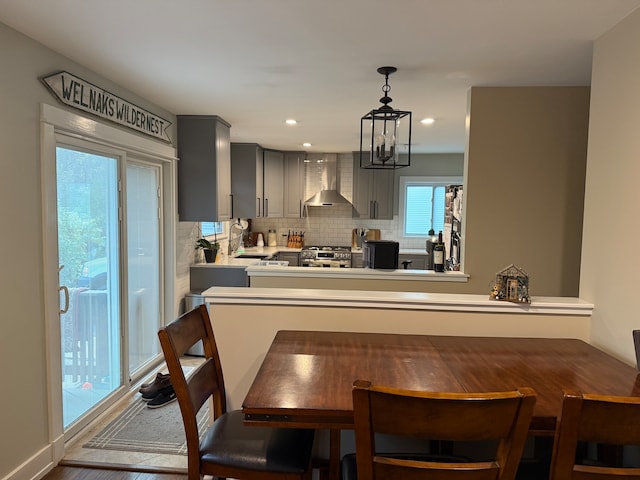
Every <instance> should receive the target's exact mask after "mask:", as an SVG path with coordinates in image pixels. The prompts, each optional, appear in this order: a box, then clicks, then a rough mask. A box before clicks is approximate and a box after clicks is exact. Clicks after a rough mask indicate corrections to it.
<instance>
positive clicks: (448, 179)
mask: <svg viewBox="0 0 640 480" xmlns="http://www.w3.org/2000/svg"><path fill="white" fill-rule="evenodd" d="M462 183H463V178H462V177H461V176H420V177H400V185H399V187H400V188H399V194H398V215H399V223H400V228H401V231H402V238H414V239H415V238H427V237H428V235H427V234H426V233H425V234H424V235H405V231H406V222H407V219H406V200H407V199H406V196H407V186H410V185H411V186H413V185H424V186H446V185H462Z"/></svg>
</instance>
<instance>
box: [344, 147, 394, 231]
mask: <svg viewBox="0 0 640 480" xmlns="http://www.w3.org/2000/svg"><path fill="white" fill-rule="evenodd" d="M393 175H394V170H384V169H367V168H360V154H359V152H354V154H353V205H354V207H355V208H356V210H357V211H358V213H359V214H360V218H371V219H381V220H393V179H394V177H393Z"/></svg>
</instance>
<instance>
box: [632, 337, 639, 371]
mask: <svg viewBox="0 0 640 480" xmlns="http://www.w3.org/2000/svg"><path fill="white" fill-rule="evenodd" d="M632 333H633V348H634V349H635V351H636V369H637V370H640V330H633V332H632Z"/></svg>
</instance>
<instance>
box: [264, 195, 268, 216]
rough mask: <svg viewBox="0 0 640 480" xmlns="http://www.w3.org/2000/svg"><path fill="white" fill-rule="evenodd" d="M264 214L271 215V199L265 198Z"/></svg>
mask: <svg viewBox="0 0 640 480" xmlns="http://www.w3.org/2000/svg"><path fill="white" fill-rule="evenodd" d="M264 216H265V217H268V216H269V199H268V198H265V199H264Z"/></svg>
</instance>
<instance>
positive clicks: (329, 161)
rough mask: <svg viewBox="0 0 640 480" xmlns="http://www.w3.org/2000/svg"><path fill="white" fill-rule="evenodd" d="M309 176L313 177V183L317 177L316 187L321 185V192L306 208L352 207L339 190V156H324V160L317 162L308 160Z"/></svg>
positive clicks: (317, 160)
mask: <svg viewBox="0 0 640 480" xmlns="http://www.w3.org/2000/svg"><path fill="white" fill-rule="evenodd" d="M307 162H308V163H307V167H306V168H307V176H308V177H311V180H312V181H311V182H308V183H307V184H309V183H312V184H313V180H314V177H315V183H316V185H318V184H319V188H320V190H319V191H318V192H317V193H315V194H314V195H313V196H311V197H309V198H308V199H307V200H306V201H305V202H304V205H305V206H306V207H330V206H333V205H349V206H350V207H352V208H353V205H351V202H350V201H349V200H347V199H346V198H345V197H343V196H342V195H341V194H340V193H339V192H338V190H337V185H338V174H337V155H336V154H335V153H334V154H324V155H323V156H322V158H319V159H316V160H313V159H311V160H307Z"/></svg>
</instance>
